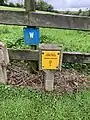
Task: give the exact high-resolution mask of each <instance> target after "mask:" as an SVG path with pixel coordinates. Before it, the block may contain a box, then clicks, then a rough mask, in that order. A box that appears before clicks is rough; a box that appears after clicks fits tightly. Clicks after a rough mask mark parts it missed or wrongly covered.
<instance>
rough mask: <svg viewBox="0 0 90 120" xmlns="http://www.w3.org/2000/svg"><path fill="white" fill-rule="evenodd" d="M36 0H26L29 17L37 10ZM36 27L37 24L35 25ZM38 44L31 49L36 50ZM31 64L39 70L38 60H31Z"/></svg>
mask: <svg viewBox="0 0 90 120" xmlns="http://www.w3.org/2000/svg"><path fill="white" fill-rule="evenodd" d="M35 4H36V2H35V0H25V10H26V12H28V17H29V15H30V12H32V11H35ZM28 22H29V21H28ZM27 27H28V28H30V26H27ZM34 28H35V26H34ZM36 49H37V46H36V45H31V50H36ZM31 66H32V67H33V68H34V69H35V70H37V69H38V63H37V62H35V61H34V62H33V61H32V62H31ZM32 71H33V70H32Z"/></svg>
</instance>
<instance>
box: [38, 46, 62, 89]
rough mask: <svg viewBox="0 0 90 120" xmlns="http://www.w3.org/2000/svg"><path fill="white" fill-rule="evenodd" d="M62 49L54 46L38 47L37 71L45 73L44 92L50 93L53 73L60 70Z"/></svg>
mask: <svg viewBox="0 0 90 120" xmlns="http://www.w3.org/2000/svg"><path fill="white" fill-rule="evenodd" d="M61 65H62V48H60V47H58V46H57V45H55V44H41V45H40V46H39V70H43V71H44V72H45V78H44V79H45V90H47V91H52V90H53V84H54V72H55V71H57V70H61Z"/></svg>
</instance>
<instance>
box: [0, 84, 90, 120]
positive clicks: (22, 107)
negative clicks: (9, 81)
mask: <svg viewBox="0 0 90 120" xmlns="http://www.w3.org/2000/svg"><path fill="white" fill-rule="evenodd" d="M0 120H90V91H85V92H81V93H77V94H70V95H62V96H58V95H57V96H56V95H51V94H47V93H40V92H38V91H35V90H31V89H26V88H13V87H9V86H2V85H0Z"/></svg>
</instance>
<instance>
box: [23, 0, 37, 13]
mask: <svg viewBox="0 0 90 120" xmlns="http://www.w3.org/2000/svg"><path fill="white" fill-rule="evenodd" d="M25 9H26V11H35V0H25Z"/></svg>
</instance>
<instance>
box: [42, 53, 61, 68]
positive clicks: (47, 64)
mask: <svg viewBox="0 0 90 120" xmlns="http://www.w3.org/2000/svg"><path fill="white" fill-rule="evenodd" d="M60 56H61V52H60V51H42V69H43V70H45V69H48V70H49V69H52V70H58V69H59V68H60Z"/></svg>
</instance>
